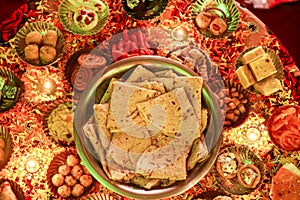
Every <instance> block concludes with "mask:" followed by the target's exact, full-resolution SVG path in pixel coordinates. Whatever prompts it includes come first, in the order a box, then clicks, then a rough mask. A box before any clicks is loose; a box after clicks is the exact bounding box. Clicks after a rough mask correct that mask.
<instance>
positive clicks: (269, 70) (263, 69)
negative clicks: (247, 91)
mask: <svg viewBox="0 0 300 200" xmlns="http://www.w3.org/2000/svg"><path fill="white" fill-rule="evenodd" d="M248 65H249V68H250V69H251V71H252V74H253V76H254V78H255V79H256V81H261V80H263V79H264V78H266V77H268V76H272V75H273V74H276V72H277V70H276V68H275V66H274V64H273V63H272V60H271V59H270V56H269V55H268V54H265V55H264V56H263V57H261V58H259V59H257V60H255V61H253V62H251V63H249V64H248Z"/></svg>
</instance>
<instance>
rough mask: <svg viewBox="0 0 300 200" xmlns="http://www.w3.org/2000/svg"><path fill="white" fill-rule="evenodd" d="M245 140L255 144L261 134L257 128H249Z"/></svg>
mask: <svg viewBox="0 0 300 200" xmlns="http://www.w3.org/2000/svg"><path fill="white" fill-rule="evenodd" d="M245 136H246V138H247V140H248V141H250V142H255V141H257V140H258V139H259V138H260V137H261V133H260V131H259V130H258V129H257V128H249V129H247V131H246V134H245Z"/></svg>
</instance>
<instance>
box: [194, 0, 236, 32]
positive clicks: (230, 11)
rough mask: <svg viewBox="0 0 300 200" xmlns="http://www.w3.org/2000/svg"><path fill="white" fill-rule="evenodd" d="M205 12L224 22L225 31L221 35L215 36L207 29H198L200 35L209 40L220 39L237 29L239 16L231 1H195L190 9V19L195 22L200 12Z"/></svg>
mask: <svg viewBox="0 0 300 200" xmlns="http://www.w3.org/2000/svg"><path fill="white" fill-rule="evenodd" d="M207 10H210V11H211V12H214V13H215V14H217V15H218V16H220V17H221V18H223V19H224V20H225V21H226V24H227V30H226V31H225V32H224V33H223V34H221V35H219V36H215V35H213V34H212V33H211V32H210V31H209V30H208V29H198V30H199V32H200V33H201V34H202V35H204V36H206V37H210V38H222V37H225V36H228V35H230V34H231V33H232V32H234V31H235V30H236V29H237V27H238V24H239V17H240V14H239V11H238V8H237V6H236V5H235V3H234V1H233V0H197V1H196V2H195V4H194V7H193V9H192V16H191V17H192V19H193V20H195V18H196V16H197V15H198V14H199V13H200V12H202V11H207ZM195 26H196V25H195Z"/></svg>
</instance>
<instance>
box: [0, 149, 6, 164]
mask: <svg viewBox="0 0 300 200" xmlns="http://www.w3.org/2000/svg"><path fill="white" fill-rule="evenodd" d="M4 158H5V151H4V150H3V149H2V148H0V162H1V161H3V160H4Z"/></svg>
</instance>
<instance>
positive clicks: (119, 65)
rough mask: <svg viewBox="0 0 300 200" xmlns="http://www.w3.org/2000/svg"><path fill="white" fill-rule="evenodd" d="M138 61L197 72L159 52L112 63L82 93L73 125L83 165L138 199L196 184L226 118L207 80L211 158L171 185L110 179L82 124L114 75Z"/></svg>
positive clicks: (206, 169)
mask: <svg viewBox="0 0 300 200" xmlns="http://www.w3.org/2000/svg"><path fill="white" fill-rule="evenodd" d="M138 64H141V65H151V66H152V67H154V70H155V69H159V70H162V69H172V70H174V71H175V72H176V73H178V74H180V75H183V76H196V74H195V72H193V71H191V70H190V69H188V68H187V67H186V66H184V65H182V64H181V63H179V62H176V61H173V60H171V59H168V58H164V57H159V56H137V57H131V58H127V59H124V60H121V61H118V62H115V63H113V64H112V65H110V66H109V67H108V68H107V69H103V70H102V71H100V72H99V73H97V74H96V75H95V76H94V78H93V79H92V80H91V82H90V84H89V85H88V86H87V88H86V89H85V91H84V92H83V94H82V95H81V96H80V100H79V102H78V104H77V106H76V110H75V116H74V123H75V124H74V125H75V130H76V131H75V135H74V136H75V143H76V148H77V151H78V153H79V155H80V157H81V160H82V162H83V165H85V166H86V167H87V168H88V169H89V171H90V172H91V174H92V175H93V176H94V178H95V179H97V180H98V181H99V182H100V183H101V184H102V185H103V186H105V187H107V188H108V189H110V190H111V191H113V192H116V193H118V194H120V195H123V196H127V197H130V198H137V199H159V198H167V197H171V196H175V195H178V194H181V193H183V192H184V191H186V190H188V189H189V188H191V187H193V186H194V185H195V184H197V183H198V182H199V181H200V179H202V178H203V177H204V176H205V175H206V174H207V173H208V172H209V170H210V169H211V167H212V166H213V164H214V162H215V159H216V157H217V155H218V151H219V148H220V144H221V142H222V137H221V131H222V128H223V121H222V118H221V117H220V116H221V114H220V109H219V107H218V104H217V102H216V99H215V97H214V96H213V94H212V92H211V90H210V88H209V86H208V85H207V84H205V83H204V87H203V89H202V102H203V105H204V106H205V107H206V108H207V109H208V112H209V117H208V120H209V121H208V126H207V128H206V130H205V132H204V134H205V142H206V145H207V148H208V150H209V156H208V158H207V159H206V160H205V161H203V162H201V163H199V164H197V165H196V166H195V167H194V168H193V169H192V170H191V171H189V173H188V177H187V179H186V180H184V181H178V182H176V183H175V184H173V185H170V186H168V187H163V188H154V189H150V190H146V189H143V188H140V187H137V186H133V185H129V184H125V183H120V182H115V181H112V180H110V179H109V178H108V177H107V175H106V173H105V172H104V170H103V168H102V166H101V164H100V163H99V162H98V161H97V160H96V159H95V158H94V157H93V155H92V154H91V152H90V151H89V150H88V149H91V148H92V147H91V145H90V144H89V141H88V138H86V137H84V132H83V131H84V130H83V127H84V125H85V124H86V123H87V121H88V120H89V119H90V118H91V117H93V105H94V104H95V103H98V102H99V100H100V98H101V96H102V95H103V94H104V92H105V89H106V87H107V84H108V82H109V80H110V79H111V78H112V77H120V76H122V75H123V74H124V73H125V72H127V71H128V70H130V69H132V68H133V67H135V66H137V65H138ZM154 70H153V71H154ZM91 113H92V114H91Z"/></svg>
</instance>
